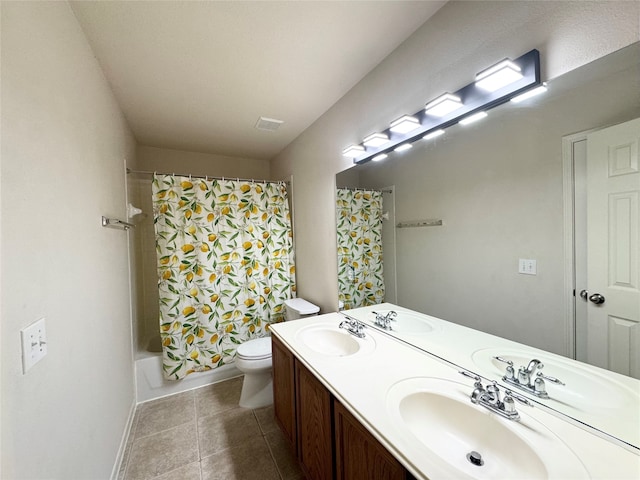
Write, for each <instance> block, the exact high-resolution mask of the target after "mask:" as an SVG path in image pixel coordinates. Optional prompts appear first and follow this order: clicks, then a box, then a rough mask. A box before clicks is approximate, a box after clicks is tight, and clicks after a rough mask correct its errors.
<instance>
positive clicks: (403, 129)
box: [389, 115, 420, 134]
mask: <svg viewBox="0 0 640 480" xmlns="http://www.w3.org/2000/svg"><path fill="white" fill-rule="evenodd" d="M419 127H420V120H418V119H417V118H416V117H412V116H411V115H403V116H402V117H400V118H398V119H396V120H394V121H393V122H391V128H390V129H389V130H391V131H392V132H395V133H401V134H405V133H409V132H412V131H413V130H415V129H416V128H419Z"/></svg>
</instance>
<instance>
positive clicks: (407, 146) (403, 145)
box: [393, 143, 413, 153]
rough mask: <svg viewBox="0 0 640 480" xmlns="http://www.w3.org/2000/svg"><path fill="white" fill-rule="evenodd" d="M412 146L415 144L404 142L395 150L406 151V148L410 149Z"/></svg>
mask: <svg viewBox="0 0 640 480" xmlns="http://www.w3.org/2000/svg"><path fill="white" fill-rule="evenodd" d="M411 147H413V145H411V144H410V143H403V144H402V145H398V146H397V147H396V148H394V149H393V151H394V152H398V153H400V152H404V151H405V150H409V149H410V148H411Z"/></svg>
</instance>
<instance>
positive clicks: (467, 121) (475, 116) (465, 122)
mask: <svg viewBox="0 0 640 480" xmlns="http://www.w3.org/2000/svg"><path fill="white" fill-rule="evenodd" d="M483 118H487V112H478V113H474V114H473V115H469V116H468V117H464V118H463V119H462V120H460V121H459V122H458V123H459V124H460V125H469V124H470V123H474V122H477V121H478V120H482V119H483Z"/></svg>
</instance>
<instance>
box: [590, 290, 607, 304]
mask: <svg viewBox="0 0 640 480" xmlns="http://www.w3.org/2000/svg"><path fill="white" fill-rule="evenodd" d="M589 300H590V301H592V302H593V303H595V304H596V305H601V304H603V303H604V297H603V296H602V295H600V294H599V293H594V294H593V295H590V296H589Z"/></svg>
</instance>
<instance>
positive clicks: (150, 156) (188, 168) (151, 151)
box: [137, 145, 270, 180]
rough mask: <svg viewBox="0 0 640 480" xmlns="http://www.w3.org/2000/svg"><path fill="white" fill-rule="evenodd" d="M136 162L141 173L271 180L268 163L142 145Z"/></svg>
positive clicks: (138, 149)
mask: <svg viewBox="0 0 640 480" xmlns="http://www.w3.org/2000/svg"><path fill="white" fill-rule="evenodd" d="M137 159H138V167H139V168H140V170H146V171H158V172H162V173H174V172H175V173H176V174H180V173H187V174H192V175H211V176H217V177H230V178H231V177H233V178H236V177H239V178H255V179H261V180H270V178H269V173H270V165H269V162H267V161H265V160H257V159H254V158H241V157H229V156H225V155H213V154H210V153H199V152H190V151H185V150H172V149H169V148H156V147H147V146H144V145H139V146H138V148H137Z"/></svg>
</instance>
